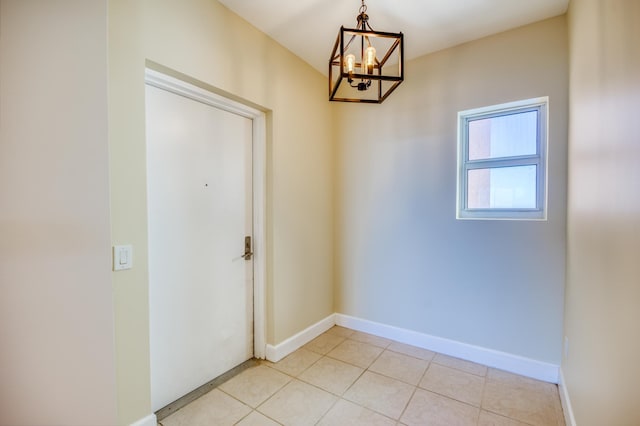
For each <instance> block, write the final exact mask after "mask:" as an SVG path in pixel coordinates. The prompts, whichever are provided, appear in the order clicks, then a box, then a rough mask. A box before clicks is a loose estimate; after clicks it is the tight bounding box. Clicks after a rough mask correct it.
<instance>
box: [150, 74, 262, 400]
mask: <svg viewBox="0 0 640 426" xmlns="http://www.w3.org/2000/svg"><path fill="white" fill-rule="evenodd" d="M146 83H147V89H146V90H147V144H148V146H147V152H148V154H147V155H148V164H147V175H148V200H147V202H148V210H149V225H148V226H149V280H150V283H149V297H150V340H151V342H150V343H151V348H150V349H151V351H150V356H151V359H150V364H151V370H152V371H151V373H152V375H151V376H152V383H151V385H152V386H151V389H152V408H153V409H154V410H157V409H160V408H162V407H163V406H165V405H166V404H168V403H170V402H172V401H173V400H175V399H177V398H179V397H180V396H182V395H183V394H185V393H188V392H189V391H191V390H193V389H195V388H197V387H198V386H200V385H202V384H204V383H206V382H207V381H209V380H211V379H213V378H214V377H216V376H217V375H219V374H222V373H223V372H225V371H227V370H228V369H230V368H232V367H234V366H235V365H237V364H239V363H241V362H243V361H244V360H246V359H248V358H250V357H251V356H254V355H255V356H256V357H258V358H263V357H264V348H265V333H264V323H265V321H264V276H265V275H264V258H265V256H264V254H265V253H264V246H265V244H264V160H265V155H264V154H265V149H264V148H265V144H264V142H265V141H264V135H265V133H264V124H265V120H264V114H263V113H262V112H260V111H257V110H255V109H253V108H250V107H247V106H245V105H242V104H239V103H236V102H234V101H230V100H228V99H226V98H222V97H220V96H218V95H215V94H213V93H212V92H210V91H207V90H204V89H202V88H200V87H197V86H194V85H191V84H188V83H185V82H183V81H181V80H178V79H176V78H173V77H169V76H166V75H164V74H161V73H158V72H156V71H153V70H149V69H148V70H147V73H146ZM252 151H253V155H252ZM252 187H253V188H252ZM252 204H253V211H252V208H251V205H252ZM245 235H249V236H251V235H252V236H253V242H252V243H253V244H252V245H253V252H254V256H255V257H254V259H253V261H247V260H244V259H243V258H241V255H242V254H243V252H244V236H245ZM254 323H255V324H254ZM254 329H255V331H254Z"/></svg>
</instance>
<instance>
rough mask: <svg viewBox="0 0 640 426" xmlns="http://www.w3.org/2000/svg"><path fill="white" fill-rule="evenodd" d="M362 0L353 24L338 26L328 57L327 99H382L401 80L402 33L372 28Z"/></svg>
mask: <svg viewBox="0 0 640 426" xmlns="http://www.w3.org/2000/svg"><path fill="white" fill-rule="evenodd" d="M366 12H367V6H366V5H365V4H364V0H362V6H360V10H359V11H358V16H357V20H358V23H357V27H356V28H345V27H344V26H342V27H340V32H339V33H338V38H337V40H336V43H335V45H334V46H333V51H332V52H331V57H330V58H329V100H330V101H338V102H365V103H376V104H379V103H382V102H383V101H384V100H385V99H387V97H388V96H389V95H390V94H391V92H393V91H394V90H395V89H396V87H398V85H400V83H402V81H403V80H404V46H403V35H402V33H387V32H381V31H374V30H373V29H372V28H371V25H369V15H367V13H366Z"/></svg>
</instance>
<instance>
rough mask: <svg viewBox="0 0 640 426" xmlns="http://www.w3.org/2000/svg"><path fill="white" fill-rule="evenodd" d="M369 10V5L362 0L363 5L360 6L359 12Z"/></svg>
mask: <svg viewBox="0 0 640 426" xmlns="http://www.w3.org/2000/svg"><path fill="white" fill-rule="evenodd" d="M366 11H367V5H366V4H364V0H362V6H360V10H359V11H358V12H359V13H365V12H366Z"/></svg>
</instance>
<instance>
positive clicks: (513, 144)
mask: <svg viewBox="0 0 640 426" xmlns="http://www.w3.org/2000/svg"><path fill="white" fill-rule="evenodd" d="M537 129H538V111H527V112H518V113H514V114H509V115H502V116H499V117H491V118H483V119H480V120H473V121H469V133H468V135H469V145H468V146H469V160H482V159H486V158H500V157H514V156H518V155H535V154H536V153H537V143H536V141H537V138H538V137H537V136H538V135H537Z"/></svg>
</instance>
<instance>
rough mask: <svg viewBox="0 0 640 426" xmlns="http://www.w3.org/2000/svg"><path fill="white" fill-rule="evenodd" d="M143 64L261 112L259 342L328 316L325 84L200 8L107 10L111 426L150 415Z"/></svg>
mask: <svg viewBox="0 0 640 426" xmlns="http://www.w3.org/2000/svg"><path fill="white" fill-rule="evenodd" d="M147 60H149V61H153V62H155V63H158V64H161V65H163V66H165V67H168V68H171V69H173V70H176V71H178V72H180V73H183V74H186V75H188V76H190V77H192V78H194V79H197V80H199V81H201V82H204V83H206V84H208V85H211V86H213V87H215V88H217V89H220V90H223V91H226V92H228V93H231V94H233V95H235V96H237V97H240V98H243V99H245V100H248V101H250V102H252V103H253V104H255V105H259V106H261V107H262V108H264V109H265V110H267V111H268V120H269V123H268V127H269V128H268V133H269V135H268V137H269V141H268V147H267V149H268V166H267V167H268V175H269V178H268V182H267V184H268V189H267V191H268V211H267V215H268V222H269V223H268V230H267V232H268V235H267V237H268V247H269V250H270V252H269V257H268V274H269V277H268V283H267V284H268V289H267V290H268V306H267V312H268V318H267V321H268V336H267V338H268V342H269V343H272V344H277V343H279V342H281V341H282V340H284V339H286V338H288V337H290V336H292V335H294V334H296V333H297V332H299V331H301V330H303V329H304V328H306V327H308V326H309V325H311V324H314V323H316V322H317V321H319V320H321V319H323V318H324V317H326V316H327V315H329V314H331V313H332V312H333V294H332V285H331V283H332V281H333V194H332V191H333V175H332V163H333V142H332V138H331V134H332V131H331V120H330V118H331V116H330V109H329V105H328V102H327V100H326V96H327V95H326V93H325V91H326V82H325V79H324V78H323V77H322V76H321V75H320V74H319V73H318V72H316V71H314V70H313V69H311V67H310V66H308V65H307V64H306V63H304V62H302V61H301V60H300V59H298V58H296V57H295V56H293V55H292V54H291V53H290V52H289V51H287V50H285V49H284V48H282V47H281V46H279V45H277V44H276V43H275V42H274V41H273V40H271V39H269V38H268V37H266V36H265V35H264V34H262V33H260V32H259V31H257V30H256V29H254V28H253V27H251V26H249V25H248V24H247V23H246V22H245V21H242V20H241V19H239V18H238V17H237V16H236V15H234V14H232V13H231V12H230V11H229V10H227V9H226V8H224V7H223V6H221V5H220V4H219V3H217V2H216V1H212V0H190V1H188V2H185V1H179V0H164V1H152V0H146V1H136V2H132V1H129V0H114V1H110V2H109V61H110V62H109V86H110V90H109V97H110V98H109V119H110V123H109V132H110V133H109V146H110V150H111V176H112V177H111V197H112V209H111V214H112V238H113V242H114V244H118V243H131V244H133V246H134V258H135V267H134V269H132V270H130V271H125V272H118V273H114V274H113V281H114V286H115V295H116V299H115V301H116V343H117V356H118V359H117V366H118V403H119V422H120V423H121V424H126V423H128V422H131V421H134V420H137V419H139V418H142V417H143V416H145V415H147V414H149V413H150V404H149V351H148V346H149V342H148V301H147V291H148V277H147V251H146V244H147V232H146V229H147V220H146V204H145V197H146V178H145V173H146V172H145V134H144V68H145V61H147Z"/></svg>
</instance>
